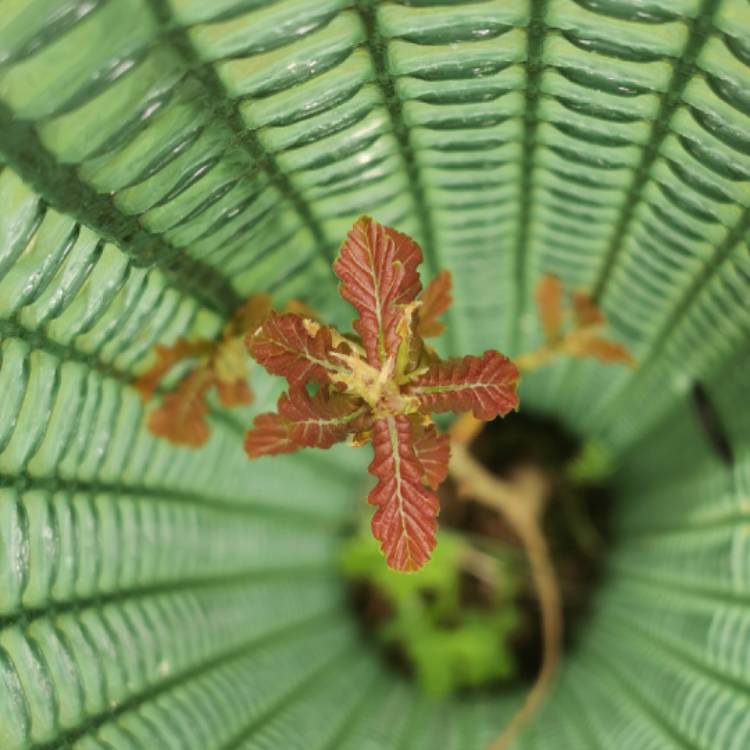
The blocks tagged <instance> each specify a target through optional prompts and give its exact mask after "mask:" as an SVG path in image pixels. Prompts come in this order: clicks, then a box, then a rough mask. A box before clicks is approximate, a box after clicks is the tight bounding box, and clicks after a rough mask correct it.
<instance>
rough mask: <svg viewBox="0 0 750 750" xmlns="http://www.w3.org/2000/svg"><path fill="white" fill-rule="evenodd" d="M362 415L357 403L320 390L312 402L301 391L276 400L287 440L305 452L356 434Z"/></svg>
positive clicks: (295, 389)
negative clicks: (287, 434) (284, 425)
mask: <svg viewBox="0 0 750 750" xmlns="http://www.w3.org/2000/svg"><path fill="white" fill-rule="evenodd" d="M365 411H366V408H365V406H364V405H363V404H362V403H361V402H359V403H357V401H355V400H354V399H352V398H350V397H349V396H346V395H344V394H342V393H333V394H331V395H329V394H328V393H326V391H325V389H324V388H319V389H318V391H317V393H316V394H315V395H314V396H313V397H312V398H311V397H310V395H309V394H308V393H307V391H306V390H305V389H304V388H294V389H292V391H291V392H290V393H284V394H282V396H281V398H280V399H279V414H280V415H281V416H282V417H283V418H284V419H285V420H286V422H287V425H288V429H289V436H290V437H291V439H292V440H293V441H294V442H295V443H297V444H298V445H304V446H306V447H308V448H330V447H331V446H332V445H335V444H336V443H340V442H341V441H342V440H344V439H345V438H346V436H347V435H348V434H349V433H350V432H357V431H358V430H359V429H361V428H362V423H361V420H360V419H359V418H361V417H362V416H364V414H365Z"/></svg>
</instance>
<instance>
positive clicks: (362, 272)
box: [333, 216, 422, 368]
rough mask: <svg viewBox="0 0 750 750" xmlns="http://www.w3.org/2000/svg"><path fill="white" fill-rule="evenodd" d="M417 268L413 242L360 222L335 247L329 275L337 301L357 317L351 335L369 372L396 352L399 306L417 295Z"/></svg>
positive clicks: (364, 219)
mask: <svg viewBox="0 0 750 750" xmlns="http://www.w3.org/2000/svg"><path fill="white" fill-rule="evenodd" d="M421 262H422V253H421V250H420V249H419V246H418V245H417V244H416V242H414V241H413V240H412V239H410V238H409V237H407V236H406V235H402V234H400V233H399V232H396V231H395V230H393V229H390V228H388V227H384V226H382V225H381V224H378V223H377V222H376V221H374V220H373V219H371V218H369V217H366V216H364V217H362V218H360V219H358V220H357V221H356V222H355V224H354V226H353V227H352V229H351V231H350V232H349V234H348V236H347V239H346V241H345V242H344V244H343V245H342V246H341V251H340V252H339V257H338V258H337V259H336V261H335V263H334V264H333V270H334V273H335V274H336V276H338V278H339V279H340V281H341V285H340V287H339V290H340V293H341V296H342V297H343V298H344V299H345V300H346V301H347V302H349V303H350V304H351V305H352V306H353V307H354V308H355V309H356V310H357V312H358V313H359V318H358V320H357V321H355V323H354V329H355V330H356V331H357V333H358V334H359V336H360V338H361V339H362V343H363V345H364V348H365V351H366V353H367V359H368V362H369V363H370V364H371V365H372V366H373V367H378V368H380V367H383V366H384V365H385V363H386V362H387V361H388V359H389V358H390V357H392V356H394V355H395V354H396V352H397V351H398V348H399V345H400V343H401V338H400V337H399V335H398V331H397V327H398V323H399V320H400V319H401V313H400V307H399V306H400V305H405V304H408V303H409V302H413V301H414V299H415V298H416V295H417V294H418V293H419V291H420V289H421V282H420V280H419V273H418V272H417V267H418V266H419V264H420V263H421Z"/></svg>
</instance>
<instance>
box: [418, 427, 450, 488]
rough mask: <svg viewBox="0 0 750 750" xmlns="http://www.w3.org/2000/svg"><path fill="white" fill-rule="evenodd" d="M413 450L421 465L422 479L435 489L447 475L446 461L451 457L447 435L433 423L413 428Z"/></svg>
mask: <svg viewBox="0 0 750 750" xmlns="http://www.w3.org/2000/svg"><path fill="white" fill-rule="evenodd" d="M414 434H415V440H414V452H415V453H416V456H417V460H418V461H419V463H420V464H421V465H422V471H423V474H422V480H423V481H424V482H425V484H427V486H428V487H431V488H432V489H433V490H436V489H437V488H438V487H439V486H440V485H441V484H442V483H443V482H444V481H445V478H446V477H447V476H448V462H449V461H450V458H451V441H450V437H449V436H448V435H441V434H440V433H439V432H438V431H437V427H435V425H434V424H431V425H428V426H427V427H424V426H423V425H421V424H420V425H416V426H415V428H414Z"/></svg>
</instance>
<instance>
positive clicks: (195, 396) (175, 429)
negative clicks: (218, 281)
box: [134, 294, 271, 448]
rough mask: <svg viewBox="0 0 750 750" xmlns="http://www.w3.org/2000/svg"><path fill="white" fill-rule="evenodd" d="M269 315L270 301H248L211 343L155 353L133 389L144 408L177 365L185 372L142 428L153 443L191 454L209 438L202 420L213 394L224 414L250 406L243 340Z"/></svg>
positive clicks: (175, 346)
mask: <svg viewBox="0 0 750 750" xmlns="http://www.w3.org/2000/svg"><path fill="white" fill-rule="evenodd" d="M270 312H271V297H270V296H269V295H267V294H259V295H256V296H254V297H250V298H249V299H248V300H247V301H246V302H245V303H244V304H243V305H242V306H241V307H239V308H238V309H237V311H236V312H235V313H234V315H233V316H232V318H231V319H230V321H229V322H228V323H227V324H226V325H225V326H224V328H223V330H222V332H221V336H220V337H219V338H218V339H217V340H211V339H200V340H198V341H188V340H187V339H178V340H177V341H176V342H175V343H174V344H173V345H172V346H163V345H159V346H157V347H156V362H155V363H154V365H153V366H152V367H151V368H149V369H148V370H147V371H146V372H144V373H143V375H141V376H140V377H139V378H138V380H136V382H135V383H134V385H135V387H136V388H137V389H138V391H140V394H141V397H142V398H143V401H144V402H148V401H150V400H151V399H152V398H153V396H154V395H155V394H156V391H157V389H158V387H159V385H160V383H161V382H162V380H163V379H164V378H165V377H166V376H167V374H168V373H169V372H170V371H171V370H172V369H173V368H174V367H175V366H177V365H178V364H180V363H182V362H187V361H189V362H190V363H191V365H192V366H191V367H190V369H189V370H188V371H187V372H186V374H185V375H184V376H183V377H182V378H181V379H180V381H179V383H178V384H177V386H176V387H175V388H174V389H173V390H172V391H170V392H168V393H167V394H166V395H165V396H164V399H163V401H162V405H161V406H160V407H158V408H157V409H154V410H153V411H152V412H151V414H150V415H149V418H148V427H149V429H150V431H151V432H152V433H153V434H154V435H156V436H157V437H162V438H165V439H167V440H169V442H171V443H174V444H176V445H187V446H191V447H193V448H197V447H199V446H201V445H203V444H204V443H205V442H206V441H207V440H208V437H209V435H210V430H209V427H208V422H207V420H206V416H207V413H208V404H207V397H208V393H209V391H210V390H211V389H212V388H216V392H217V394H218V397H219V402H220V403H221V404H222V406H226V407H228V408H231V407H234V406H240V405H243V404H250V403H252V400H253V392H252V390H251V389H250V387H249V386H248V383H247V380H248V374H249V368H248V361H247V354H246V352H245V347H244V344H243V339H244V337H245V336H246V335H247V333H248V332H251V331H254V330H255V329H256V328H257V327H258V326H259V325H260V324H261V323H262V322H263V321H264V320H265V319H266V318H267V317H268V315H269V313H270Z"/></svg>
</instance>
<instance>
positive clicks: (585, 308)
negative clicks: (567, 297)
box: [573, 292, 604, 328]
mask: <svg viewBox="0 0 750 750" xmlns="http://www.w3.org/2000/svg"><path fill="white" fill-rule="evenodd" d="M573 316H574V317H575V321H576V326H577V327H578V328H588V327H589V326H597V325H602V324H603V323H604V313H603V312H602V311H601V310H600V309H599V307H598V306H597V305H596V303H595V302H594V300H592V299H591V297H589V296H588V295H587V294H584V293H583V292H573Z"/></svg>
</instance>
